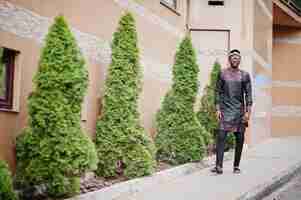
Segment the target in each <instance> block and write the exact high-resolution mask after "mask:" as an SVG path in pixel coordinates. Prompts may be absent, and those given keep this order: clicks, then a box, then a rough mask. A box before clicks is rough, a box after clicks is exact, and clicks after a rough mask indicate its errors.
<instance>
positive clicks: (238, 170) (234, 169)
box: [233, 167, 241, 174]
mask: <svg viewBox="0 0 301 200" xmlns="http://www.w3.org/2000/svg"><path fill="white" fill-rule="evenodd" d="M233 173H234V174H240V173H241V171H240V169H239V167H234V168H233Z"/></svg>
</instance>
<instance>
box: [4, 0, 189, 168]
mask: <svg viewBox="0 0 301 200" xmlns="http://www.w3.org/2000/svg"><path fill="white" fill-rule="evenodd" d="M179 2H180V4H179V8H178V13H180V15H177V14H175V13H174V12H172V11H170V10H169V9H167V8H166V7H164V6H163V5H161V4H160V1H159V0H156V1H153V0H152V1H151V0H145V1H143V2H142V4H137V3H135V1H132V0H129V1H121V0H114V1H111V0H93V2H89V3H87V2H85V1H82V0H74V1H72V4H71V3H70V1H68V0H53V1H43V2H42V1H37V0H10V1H9V3H7V1H4V0H0V6H2V7H3V6H4V7H5V6H6V7H5V9H4V10H5V12H9V15H12V17H15V18H12V17H10V18H9V19H5V16H6V15H1V13H0V26H1V27H2V29H1V31H0V45H1V46H5V47H8V48H13V49H16V50H18V51H20V55H19V57H18V59H19V58H20V67H21V88H20V91H21V94H20V95H19V96H18V97H16V98H18V99H19V100H20V107H19V108H20V109H19V112H17V113H12V112H4V111H0V141H1V145H0V158H4V159H6V160H8V161H9V162H10V164H11V165H12V166H14V156H13V155H14V143H15V142H14V140H15V137H16V136H17V135H18V134H20V132H21V130H22V129H23V128H24V127H25V126H26V123H27V105H26V104H27V97H28V95H29V93H30V92H31V91H32V78H33V75H34V74H35V72H36V70H37V66H38V60H39V52H40V47H41V43H40V41H39V40H40V38H38V37H37V36H41V35H42V36H43V35H44V34H45V33H44V32H43V30H44V29H45V30H47V23H46V21H48V20H51V21H52V19H53V17H55V16H56V15H58V14H63V15H64V16H65V17H66V18H67V20H68V22H69V24H70V26H71V27H72V28H73V29H76V31H80V32H81V33H82V34H88V35H81V36H79V37H78V39H79V40H81V39H83V38H82V37H86V38H85V39H87V37H90V38H92V40H91V41H96V39H95V40H93V39H94V38H97V39H99V41H104V42H110V41H111V39H112V34H113V32H114V31H115V29H116V27H117V24H118V20H119V18H120V16H121V15H122V13H124V11H125V10H129V11H131V12H132V13H133V14H134V16H135V19H136V21H137V32H138V37H139V46H140V49H141V62H142V64H143V67H144V72H145V74H144V78H143V92H142V93H141V96H140V103H139V109H140V111H141V112H140V113H141V122H142V124H143V126H144V127H145V128H146V130H147V132H148V133H149V134H152V135H154V134H155V129H154V120H155V113H156V112H157V110H158V109H159V107H160V105H161V100H162V98H163V96H164V95H165V93H166V92H167V90H168V89H169V87H170V84H171V66H172V64H173V60H174V54H175V50H176V47H177V44H178V42H179V41H180V39H181V38H182V37H183V36H184V33H185V22H186V19H185V17H186V4H185V2H186V1H179ZM18 13H21V14H18ZM24 13H25V14H24ZM15 14H16V16H17V17H16V16H15ZM20 16H22V17H21V18H20ZM18 17H19V18H18ZM12 19H14V20H15V21H14V22H12V21H11V20H12ZM44 22H45V23H44ZM26 23H28V25H27V24H26ZM35 23H37V25H32V24H35ZM39 26H43V27H39ZM27 27H32V29H30V30H27V29H26V28H27ZM40 29H41V30H42V31H41V30H40ZM19 30H21V31H20V32H18V31H19ZM39 31H40V32H39ZM79 43H80V46H81V45H82V47H83V48H84V53H85V58H86V61H87V68H88V69H89V79H90V84H89V88H88V93H87V97H86V102H85V105H84V106H83V107H84V109H85V110H84V112H83V113H84V115H85V116H84V117H83V119H84V121H83V127H84V128H85V131H86V132H87V134H89V135H91V136H92V137H93V136H94V134H95V126H96V120H97V118H98V115H99V112H100V109H101V108H100V107H101V101H102V96H103V89H104V79H105V75H106V69H107V67H108V64H109V62H108V61H105V60H101V59H102V58H103V57H104V56H106V55H109V54H110V52H109V50H108V49H109V48H108V43H99V46H97V45H96V47H95V48H96V49H95V51H96V52H98V53H99V54H102V55H101V56H100V55H98V53H94V52H93V48H92V50H91V48H90V49H89V48H88V47H89V45H92V46H93V45H95V44H84V43H83V42H82V41H79ZM87 49H88V50H87ZM89 50H90V52H85V51H89ZM103 55H104V56H103Z"/></svg>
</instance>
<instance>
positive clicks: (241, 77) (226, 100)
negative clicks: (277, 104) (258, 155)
mask: <svg viewBox="0 0 301 200" xmlns="http://www.w3.org/2000/svg"><path fill="white" fill-rule="evenodd" d="M215 97H216V99H215V103H216V109H217V110H219V111H221V114H222V118H221V120H220V121H219V133H218V138H217V161H216V164H217V166H220V167H222V166H223V156H224V147H225V140H226V137H227V134H228V133H229V132H233V133H234V134H235V138H236V147H235V160H234V166H235V167H238V166H239V163H240V158H241V152H242V148H243V143H244V132H245V128H246V125H247V124H246V123H245V122H244V121H243V117H244V115H245V112H246V111H249V112H250V111H251V106H252V87H251V79H250V75H249V73H248V72H245V71H243V70H240V69H233V68H227V69H224V70H222V72H221V73H220V74H219V77H218V80H217V84H216V94H215Z"/></svg>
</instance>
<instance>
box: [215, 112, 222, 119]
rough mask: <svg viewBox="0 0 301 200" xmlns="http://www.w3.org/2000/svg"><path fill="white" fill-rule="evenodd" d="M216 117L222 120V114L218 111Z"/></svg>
mask: <svg viewBox="0 0 301 200" xmlns="http://www.w3.org/2000/svg"><path fill="white" fill-rule="evenodd" d="M216 117H217V119H218V120H221V119H222V112H221V111H220V110H218V111H216Z"/></svg>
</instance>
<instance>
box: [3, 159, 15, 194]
mask: <svg viewBox="0 0 301 200" xmlns="http://www.w3.org/2000/svg"><path fill="white" fill-rule="evenodd" d="M0 199H1V200H2V199H3V200H17V199H18V198H17V195H16V193H15V191H14V189H13V183H12V177H11V173H10V171H9V169H8V166H7V164H6V162H4V161H3V160H0Z"/></svg>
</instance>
